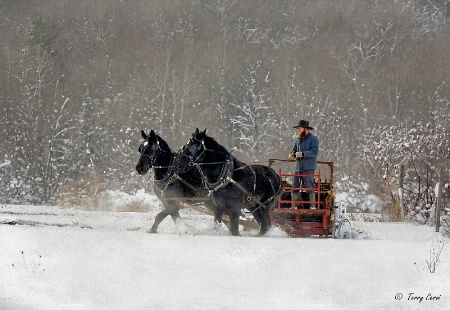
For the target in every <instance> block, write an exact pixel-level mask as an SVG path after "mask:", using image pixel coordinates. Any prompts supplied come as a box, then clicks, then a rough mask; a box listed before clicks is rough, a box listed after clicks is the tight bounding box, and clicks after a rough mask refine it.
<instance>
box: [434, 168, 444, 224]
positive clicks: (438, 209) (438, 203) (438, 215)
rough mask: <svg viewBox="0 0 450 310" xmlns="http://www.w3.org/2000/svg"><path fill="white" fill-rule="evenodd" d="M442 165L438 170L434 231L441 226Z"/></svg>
mask: <svg viewBox="0 0 450 310" xmlns="http://www.w3.org/2000/svg"><path fill="white" fill-rule="evenodd" d="M443 182H444V167H441V170H440V171H439V186H438V193H437V200H436V212H435V216H436V232H439V228H440V227H441V205H442V188H443V187H444V184H443Z"/></svg>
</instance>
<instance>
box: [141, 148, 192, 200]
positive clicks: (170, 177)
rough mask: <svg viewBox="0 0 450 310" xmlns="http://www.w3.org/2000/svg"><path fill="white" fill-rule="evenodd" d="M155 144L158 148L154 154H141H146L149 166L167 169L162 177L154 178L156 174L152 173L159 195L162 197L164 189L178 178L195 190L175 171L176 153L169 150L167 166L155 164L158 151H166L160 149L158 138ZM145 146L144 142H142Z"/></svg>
mask: <svg viewBox="0 0 450 310" xmlns="http://www.w3.org/2000/svg"><path fill="white" fill-rule="evenodd" d="M156 144H157V146H158V149H157V150H156V155H155V156H153V155H147V154H144V153H142V152H141V156H147V157H149V158H150V163H149V164H148V166H149V167H152V168H153V169H167V172H166V173H165V175H164V177H163V178H162V179H156V174H155V173H154V174H153V182H154V183H155V187H156V188H157V189H158V190H159V191H160V192H161V197H164V192H165V191H166V189H167V187H168V186H169V185H170V184H172V183H174V182H175V181H176V180H179V181H180V182H182V183H183V184H184V185H186V186H188V187H189V188H191V189H192V190H193V191H197V189H196V188H195V187H194V186H192V185H191V184H189V183H188V182H186V181H185V180H184V179H183V178H181V177H180V176H179V175H178V174H176V173H175V161H176V158H177V154H176V153H175V152H174V151H172V150H171V159H170V164H169V165H168V166H155V162H156V159H157V157H158V156H159V154H160V152H166V151H163V150H161V147H160V145H159V140H157V141H156ZM144 146H145V144H144Z"/></svg>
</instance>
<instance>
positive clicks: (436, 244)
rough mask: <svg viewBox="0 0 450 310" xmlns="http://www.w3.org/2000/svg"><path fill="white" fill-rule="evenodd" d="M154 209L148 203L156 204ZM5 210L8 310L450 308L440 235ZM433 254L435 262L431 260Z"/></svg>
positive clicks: (449, 261) (363, 226) (403, 226)
mask: <svg viewBox="0 0 450 310" xmlns="http://www.w3.org/2000/svg"><path fill="white" fill-rule="evenodd" d="M149 201H150V202H149ZM147 203H150V204H151V207H150V209H151V210H150V211H149V212H146V213H142V212H141V213H137V212H136V213H133V212H111V211H109V212H108V211H102V212H100V211H83V210H80V209H74V208H58V207H44V206H25V205H24V206H15V205H0V279H1V281H0V309H183V310H184V309H195V310H201V309H208V310H211V309H222V310H225V309H450V243H447V245H445V246H444V247H443V249H442V252H441V253H440V254H441V256H440V260H439V262H438V263H437V265H436V266H435V267H436V272H435V273H430V272H429V270H428V269H429V268H428V267H429V266H428V264H429V263H431V262H432V261H433V260H434V259H433V257H432V256H433V253H438V252H439V249H440V248H441V245H442V243H443V242H445V240H446V239H444V238H443V237H442V236H441V235H440V234H436V233H435V232H434V229H433V228H432V227H427V226H416V225H413V224H408V223H385V222H356V221H352V222H351V223H352V226H353V229H354V230H355V231H356V232H357V233H358V237H357V238H356V239H352V240H337V239H327V238H319V237H311V238H296V239H294V238H287V237H286V236H285V234H284V233H283V232H282V231H281V230H280V229H278V228H275V227H273V228H271V230H270V231H269V233H268V234H267V235H266V236H264V237H254V235H255V234H256V232H247V231H242V234H243V236H241V237H231V236H228V231H227V229H226V228H225V227H222V228H221V229H219V230H217V229H213V225H212V217H210V216H207V215H199V214H198V213H196V212H194V211H191V210H182V221H180V222H179V223H178V224H174V223H173V222H172V220H171V219H170V218H169V217H168V218H167V219H166V220H165V221H164V222H163V223H162V224H161V226H160V229H159V231H160V233H159V234H150V233H147V230H148V229H149V227H150V224H151V223H152V222H153V219H154V216H155V215H156V213H157V211H158V210H159V208H160V207H159V204H158V202H157V200H156V198H154V199H150V200H148V201H147ZM430 255H431V259H430Z"/></svg>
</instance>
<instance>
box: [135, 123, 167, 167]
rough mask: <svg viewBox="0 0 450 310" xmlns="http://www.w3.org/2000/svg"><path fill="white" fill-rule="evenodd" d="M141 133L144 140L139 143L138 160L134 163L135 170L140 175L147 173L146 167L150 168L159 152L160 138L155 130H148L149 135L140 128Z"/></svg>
mask: <svg viewBox="0 0 450 310" xmlns="http://www.w3.org/2000/svg"><path fill="white" fill-rule="evenodd" d="M141 135H142V138H143V139H144V141H143V142H142V143H141V144H140V145H139V153H141V156H139V161H138V163H137V165H136V171H137V172H138V173H139V174H140V175H144V174H146V173H147V171H148V169H149V168H151V167H152V166H153V165H154V164H155V161H156V159H157V157H158V155H159V154H160V152H161V146H160V140H159V139H158V136H157V135H156V134H155V132H154V131H153V130H152V131H150V134H149V135H146V134H145V132H144V131H143V130H141Z"/></svg>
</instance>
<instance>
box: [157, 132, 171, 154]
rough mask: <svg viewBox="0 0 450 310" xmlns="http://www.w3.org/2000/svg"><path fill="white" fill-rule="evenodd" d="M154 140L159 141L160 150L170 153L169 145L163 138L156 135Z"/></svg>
mask: <svg viewBox="0 0 450 310" xmlns="http://www.w3.org/2000/svg"><path fill="white" fill-rule="evenodd" d="M156 138H157V139H158V141H159V147H160V148H161V149H163V150H169V151H172V149H171V148H170V146H169V144H168V143H167V142H166V141H165V140H164V139H163V138H161V137H160V136H159V135H156Z"/></svg>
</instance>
